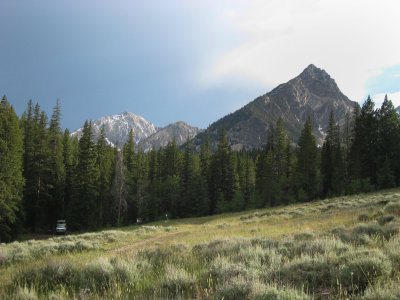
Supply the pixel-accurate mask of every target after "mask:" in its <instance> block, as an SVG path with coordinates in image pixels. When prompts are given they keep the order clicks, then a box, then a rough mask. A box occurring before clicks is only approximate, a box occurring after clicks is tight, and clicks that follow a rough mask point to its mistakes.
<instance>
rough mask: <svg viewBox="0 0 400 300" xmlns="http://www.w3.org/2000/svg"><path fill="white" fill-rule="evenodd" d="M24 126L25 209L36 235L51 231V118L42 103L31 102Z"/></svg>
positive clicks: (30, 225) (27, 219)
mask: <svg viewBox="0 0 400 300" xmlns="http://www.w3.org/2000/svg"><path fill="white" fill-rule="evenodd" d="M23 123H24V124H23V127H24V129H25V130H24V148H25V149H24V150H25V157H24V177H25V179H26V185H25V189H24V210H25V213H26V221H27V226H28V227H30V229H31V230H32V231H33V232H36V231H37V229H41V230H43V229H46V228H47V229H50V228H52V227H50V226H51V225H53V224H51V220H48V215H49V214H50V211H49V207H50V203H51V195H50V190H51V188H52V186H51V185H50V183H49V182H50V177H51V167H50V163H49V160H50V153H51V152H50V148H49V134H48V130H47V116H46V114H45V112H44V111H41V110H40V106H39V104H36V105H35V107H34V108H33V106H32V101H29V102H28V110H27V112H26V113H25V114H24V118H23Z"/></svg>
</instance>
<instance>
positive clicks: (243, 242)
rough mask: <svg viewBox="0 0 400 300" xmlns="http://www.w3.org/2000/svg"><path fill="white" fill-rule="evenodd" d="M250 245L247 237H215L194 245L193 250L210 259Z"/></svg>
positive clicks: (235, 251) (230, 253) (233, 252)
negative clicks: (205, 242) (203, 243)
mask: <svg viewBox="0 0 400 300" xmlns="http://www.w3.org/2000/svg"><path fill="white" fill-rule="evenodd" d="M249 245H250V240H249V239H217V240H214V241H212V242H210V243H208V244H206V245H201V246H200V245H196V246H194V247H193V252H194V253H195V254H197V255H198V256H200V257H202V258H206V259H207V260H212V259H213V258H215V257H217V256H230V255H232V254H235V253H238V252H239V249H240V248H242V247H248V246H249Z"/></svg>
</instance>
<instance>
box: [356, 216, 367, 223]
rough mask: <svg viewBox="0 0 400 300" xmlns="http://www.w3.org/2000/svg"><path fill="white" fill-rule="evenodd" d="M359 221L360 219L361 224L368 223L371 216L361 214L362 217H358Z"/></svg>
mask: <svg viewBox="0 0 400 300" xmlns="http://www.w3.org/2000/svg"><path fill="white" fill-rule="evenodd" d="M357 219H358V221H360V222H366V221H368V220H369V216H368V215H367V214H361V215H359V216H358V218H357Z"/></svg>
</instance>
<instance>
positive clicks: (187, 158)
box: [178, 138, 193, 217]
mask: <svg viewBox="0 0 400 300" xmlns="http://www.w3.org/2000/svg"><path fill="white" fill-rule="evenodd" d="M191 151H192V150H191V144H190V141H189V138H187V140H186V144H185V149H184V150H183V154H182V163H181V170H180V195H181V196H180V200H181V201H180V202H181V203H178V206H180V207H181V209H179V210H178V216H180V217H183V216H191V214H192V211H191V210H192V207H193V202H192V199H191V198H190V197H189V196H190V195H189V185H190V184H191V179H192V176H193V168H192V164H191V163H192V153H191Z"/></svg>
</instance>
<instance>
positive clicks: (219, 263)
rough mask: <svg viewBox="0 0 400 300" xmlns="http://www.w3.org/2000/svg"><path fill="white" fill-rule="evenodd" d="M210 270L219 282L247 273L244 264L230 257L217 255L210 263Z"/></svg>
mask: <svg viewBox="0 0 400 300" xmlns="http://www.w3.org/2000/svg"><path fill="white" fill-rule="evenodd" d="M209 272H210V274H211V276H213V277H214V278H216V279H217V280H218V282H224V281H228V280H230V279H231V278H233V277H237V276H239V275H242V276H245V275H246V274H247V270H246V268H245V266H244V264H242V263H234V262H231V261H230V260H229V259H228V258H226V257H220V256H218V257H216V258H215V259H214V261H213V262H212V263H211V264H210V267H209Z"/></svg>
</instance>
